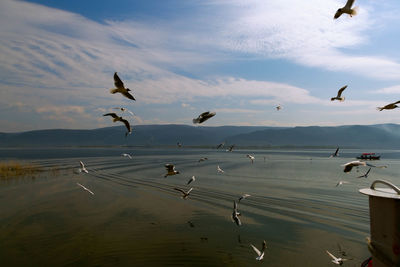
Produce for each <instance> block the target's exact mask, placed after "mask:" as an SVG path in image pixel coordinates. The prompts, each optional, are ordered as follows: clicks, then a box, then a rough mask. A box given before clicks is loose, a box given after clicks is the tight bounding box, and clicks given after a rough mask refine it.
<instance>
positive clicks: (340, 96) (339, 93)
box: [331, 85, 347, 102]
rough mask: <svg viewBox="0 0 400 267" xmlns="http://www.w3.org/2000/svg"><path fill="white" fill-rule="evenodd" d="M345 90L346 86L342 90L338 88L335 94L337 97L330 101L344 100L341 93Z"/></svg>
mask: <svg viewBox="0 0 400 267" xmlns="http://www.w3.org/2000/svg"><path fill="white" fill-rule="evenodd" d="M346 88H347V85H345V86H343V87H342V88H340V89H339V91H338V92H337V96H335V97H332V98H331V101H334V100H339V101H340V102H343V101H344V99H345V98H344V97H342V93H343V91H344V89H346Z"/></svg>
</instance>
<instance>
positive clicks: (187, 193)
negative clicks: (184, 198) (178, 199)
mask: <svg viewBox="0 0 400 267" xmlns="http://www.w3.org/2000/svg"><path fill="white" fill-rule="evenodd" d="M192 190H193V187H192V188H190V189H189V190H188V191H187V192H186V195H189V194H190V192H192Z"/></svg>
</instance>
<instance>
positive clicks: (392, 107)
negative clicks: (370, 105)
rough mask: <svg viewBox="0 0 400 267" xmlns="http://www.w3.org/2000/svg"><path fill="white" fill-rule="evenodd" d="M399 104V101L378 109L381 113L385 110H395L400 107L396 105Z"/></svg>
mask: <svg viewBox="0 0 400 267" xmlns="http://www.w3.org/2000/svg"><path fill="white" fill-rule="evenodd" d="M399 103H400V101H397V102H394V103H390V104H387V105H386V106H384V107H377V108H376V109H377V110H379V111H382V110H384V109H395V108H398V107H399V106H398V105H396V104H399Z"/></svg>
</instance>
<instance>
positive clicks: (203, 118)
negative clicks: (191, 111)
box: [193, 111, 215, 123]
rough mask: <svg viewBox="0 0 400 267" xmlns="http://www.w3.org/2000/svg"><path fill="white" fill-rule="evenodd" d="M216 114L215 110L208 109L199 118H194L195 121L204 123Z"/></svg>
mask: <svg viewBox="0 0 400 267" xmlns="http://www.w3.org/2000/svg"><path fill="white" fill-rule="evenodd" d="M214 116H215V112H210V111H206V112H203V113H201V114H200V115H199V116H198V117H197V118H195V119H193V123H203V122H205V121H206V120H208V119H209V118H212V117H214Z"/></svg>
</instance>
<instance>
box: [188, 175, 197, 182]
mask: <svg viewBox="0 0 400 267" xmlns="http://www.w3.org/2000/svg"><path fill="white" fill-rule="evenodd" d="M194 181H196V177H194V175H193V176H192V178H190V180H189V181H188V182H187V184H190V183H191V182H194Z"/></svg>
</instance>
